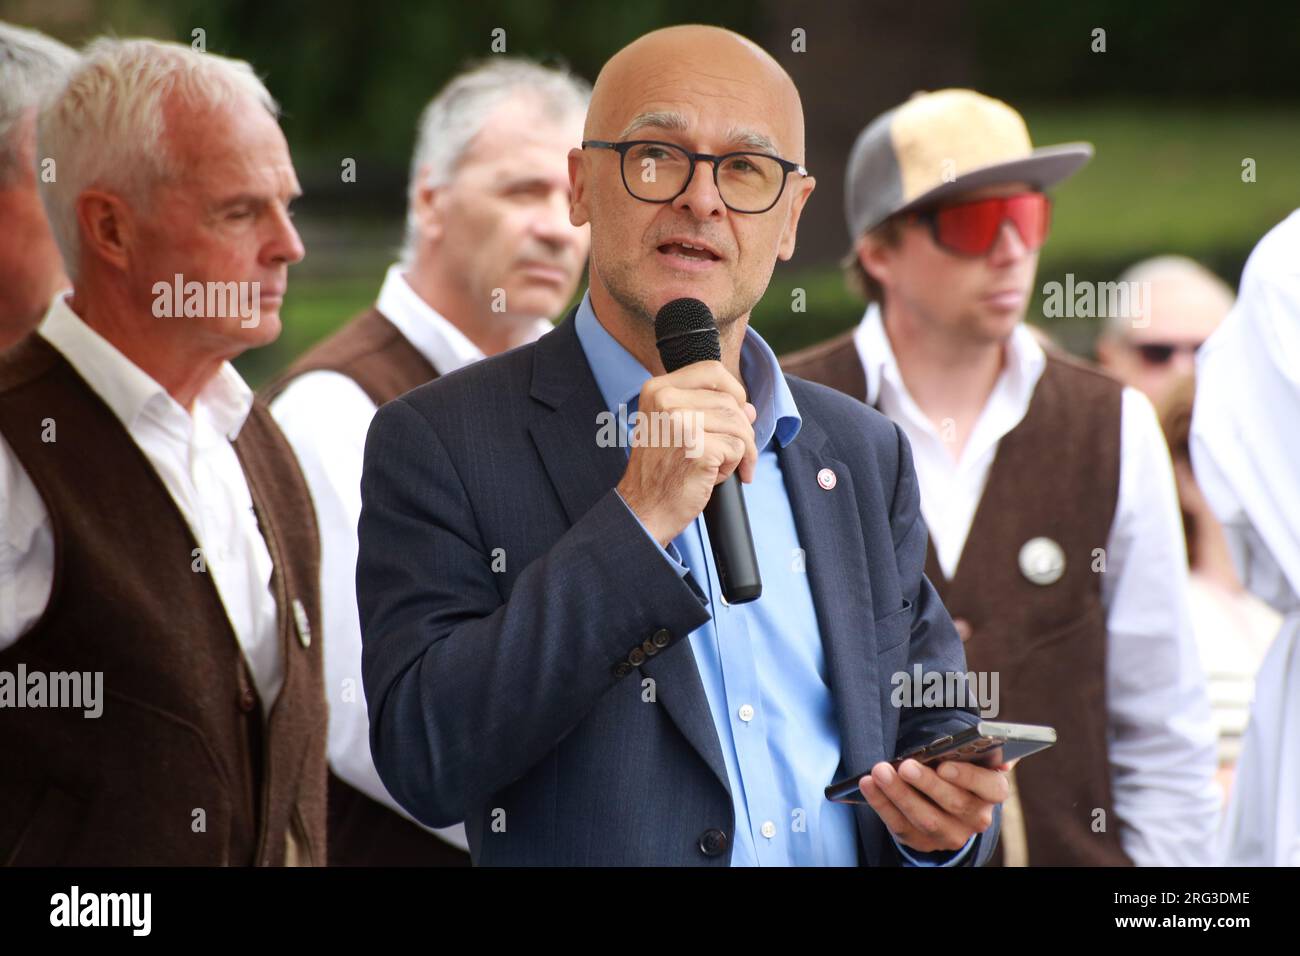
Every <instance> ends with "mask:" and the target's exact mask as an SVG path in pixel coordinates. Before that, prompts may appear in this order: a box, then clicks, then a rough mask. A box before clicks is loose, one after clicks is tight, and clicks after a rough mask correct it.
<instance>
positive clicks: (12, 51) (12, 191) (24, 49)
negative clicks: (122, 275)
mask: <svg viewBox="0 0 1300 956" xmlns="http://www.w3.org/2000/svg"><path fill="white" fill-rule="evenodd" d="M76 63H77V54H76V53H74V52H73V51H72V50H70V49H68V48H67V47H66V46H64V45H63V44H62V43H59V42H58V41H57V40H52V39H50V38H49V37H47V36H44V35H42V34H40V33H37V32H36V31H34V30H23V29H20V28H18V27H13V26H10V25H9V24H7V23H0V223H4V227H3V228H0V352H3V351H4V350H5V349H7V348H8V347H9V346H11V345H13V344H14V343H15V342H17V341H18V340H19V339H21V338H22V337H23V336H24V335H26V334H27V333H28V332H30V331H31V330H32V329H34V328H36V324H37V323H38V322H39V321H40V319H41V316H42V315H43V314H44V312H45V307H46V306H48V305H49V304H50V299H51V298H52V297H53V296H54V293H55V292H57V291H58V290H59V289H66V288H67V287H68V278H67V276H66V275H64V273H63V260H62V259H61V258H60V257H59V248H58V246H56V245H55V244H54V237H53V236H52V235H50V227H49V225H48V224H47V223H46V221H45V210H44V209H42V208H41V197H40V192H39V190H38V189H37V188H36V177H37V175H38V171H37V158H36V113H37V109H38V107H39V106H40V104H41V102H42V101H43V100H44V99H46V98H47V97H49V96H50V95H52V94H53V93H55V92H56V91H57V90H58V88H59V87H60V86H61V85H62V84H63V82H64V81H65V80H66V79H67V77H68V74H69V73H70V72H71V71H72V68H73V67H74V66H75V65H76Z"/></svg>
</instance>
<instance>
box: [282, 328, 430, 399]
mask: <svg viewBox="0 0 1300 956" xmlns="http://www.w3.org/2000/svg"><path fill="white" fill-rule="evenodd" d="M308 372H338V373H340V374H342V375H346V376H347V377H348V378H350V379H352V380H353V381H354V382H356V383H357V385H359V386H360V387H361V390H362V391H364V392H365V393H366V395H367V396H369V398H370V400H371V401H372V402H374V403H375V404H376V405H383V404H384V403H385V402H391V401H392V400H393V399H395V398H397V396H399V395H401V394H402V393H403V392H409V391H410V390H411V389H413V388H415V387H416V386H418V385H423V384H424V383H425V382H428V381H432V380H433V379H435V378H437V377H438V372H437V370H436V369H435V368H434V367H433V366H432V365H431V364H429V360H428V359H426V358H425V357H424V356H423V355H421V354H420V352H419V350H418V349H416V347H415V346H414V345H412V344H411V343H410V342H408V341H407V340H406V336H404V335H403V334H402V333H401V332H399V331H398V330H397V327H396V326H394V325H393V323H391V322H389V321H388V320H387V319H386V318H384V316H383V313H381V312H380V311H379V310H378V309H373V308H372V309H369V310H367V311H365V312H362V313H361V314H360V315H358V316H357V317H356V318H354V319H352V321H350V322H348V323H347V324H346V325H345V326H343V328H341V329H339V330H338V331H337V332H335V333H334V334H333V335H331V336H330V337H329V338H327V339H325V341H323V342H320V343H317V344H316V345H314V346H312V348H310V349H308V350H307V352H306V353H304V354H303V355H302V356H301V357H299V358H298V360H297V361H296V362H294V363H293V364H292V365H290V366H289V368H288V369H286V370H285V371H284V373H283V374H282V375H280V376H279V377H278V378H277V379H276V380H275V381H274V382H272V383H271V384H270V385H268V386H266V388H264V389H263V390H262V397H263V398H265V399H266V402H267V404H268V405H269V404H270V403H271V402H272V401H274V400H275V398H276V397H277V396H278V395H279V394H280V393H281V392H283V391H284V390H285V388H287V387H288V385H289V383H290V382H292V381H293V380H294V379H295V378H297V377H298V376H299V375H305V374H307V373H308Z"/></svg>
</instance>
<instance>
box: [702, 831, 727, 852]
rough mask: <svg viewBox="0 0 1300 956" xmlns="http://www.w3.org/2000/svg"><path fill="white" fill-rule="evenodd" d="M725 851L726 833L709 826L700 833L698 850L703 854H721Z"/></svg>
mask: <svg viewBox="0 0 1300 956" xmlns="http://www.w3.org/2000/svg"><path fill="white" fill-rule="evenodd" d="M726 851H727V835H726V834H725V833H723V832H722V831H721V830H719V829H716V828H711V829H708V830H705V831H704V832H703V833H701V834H700V852H701V853H703V854H704V855H705V856H721V855H722V854H723V853H725V852H726Z"/></svg>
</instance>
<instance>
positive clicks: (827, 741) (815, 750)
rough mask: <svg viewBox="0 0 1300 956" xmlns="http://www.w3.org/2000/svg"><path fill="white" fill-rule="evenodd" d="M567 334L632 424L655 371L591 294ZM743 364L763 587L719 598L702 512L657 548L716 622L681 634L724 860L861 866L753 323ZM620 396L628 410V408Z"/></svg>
mask: <svg viewBox="0 0 1300 956" xmlns="http://www.w3.org/2000/svg"><path fill="white" fill-rule="evenodd" d="M576 332H577V335H578V340H579V342H580V343H581V345H582V349H583V352H584V354H585V355H586V357H587V363H588V365H590V366H591V370H592V374H593V375H594V376H595V379H596V384H597V386H598V387H599V388H600V392H601V396H602V397H603V398H604V400H605V404H606V406H607V407H608V409H609V411H610V412H611V413H612V414H613V415H614V416H615V417H616V419H619V420H623V421H626V420H628V419H630V418H631V416H632V414H633V412H635V411H636V403H637V400H638V398H639V396H640V391H641V386H642V385H643V384H645V382H646V380H647V379H649V378H650V377H651V376H650V373H649V372H648V371H646V369H645V367H644V366H642V365H641V363H640V362H639V361H637V359H636V358H635V357H633V356H632V354H631V353H630V352H628V351H627V350H626V349H625V348H623V346H622V345H620V344H619V343H618V341H617V340H615V339H614V337H613V336H611V335H610V334H609V332H608V331H606V329H605V327H604V326H602V325H601V324H600V321H599V320H598V319H597V318H596V314H595V312H594V311H593V310H592V307H591V298H590V294H588V295H584V296H583V299H582V303H581V304H580V305H579V307H578V314H577V317H576ZM740 370H741V378H742V380H743V381H744V384H745V388H746V391H747V392H748V397H749V401H750V402H751V403H752V404H753V405H754V407H755V409H756V410H757V412H758V417H757V418H756V419H755V421H754V437H755V444H756V445H757V447H758V450H759V455H758V465H757V468H756V469H755V473H754V480H753V482H751V483H750V484H748V485H746V486H745V503H746V506H747V510H748V512H749V515H750V527H751V530H752V532H753V535H754V550H755V552H756V554H757V555H758V562H759V570H760V573H761V574H762V579H763V595H762V597H760V598H759V599H758V600H757V601H752V602H749V603H746V604H739V605H734V606H732V605H727V604H725V603H723V601H722V593H721V590H720V585H719V582H718V577H717V574H716V571H715V569H714V567H713V552H712V549H711V548H710V545H709V537H708V529H707V527H706V525H705V522H704V520H703V516H702V515H701V516H700V517H697V518H696V519H695V521H694V522H692V523H691V524H690V525H688V526H687V528H686V529H685V530H684V531H683V532H682V533H681V534H680V535H678V536H677V538H675V539H674V540H673V541H672V542H671V544H670V547H669V549H667V550H664V555H665V558H666V559H667V560H669V561H672V562H674V563H675V564H676V565H677V567H678V571H679V572H680V573H681V574H683V575H685V574H686V573H687V571H688V570H689V571H690V573H691V574H692V575H693V577H694V578H695V580H696V582H697V583H698V584H699V585H700V587H701V589H702V590H703V591H704V592H705V593H706V594H707V595H708V596H709V601H710V605H709V606H710V609H711V612H712V615H713V617H712V619H711V620H710V621H708V622H707V623H705V624H703V625H702V626H700V627H699V628H697V629H696V630H695V631H693V632H692V633H691V635H690V638H689V640H690V642H691V650H692V651H693V652H694V654H695V661H696V665H697V666H698V668H699V671H700V679H701V680H702V682H703V684H704V691H705V694H706V696H707V697H708V701H709V709H710V711H711V712H712V715H713V722H714V725H715V727H716V729H717V733H718V740H719V742H720V743H721V745H722V754H723V757H724V759H725V761H726V766H727V777H728V781H729V783H730V786H731V794H732V800H733V803H734V808H735V815H736V825H735V834H734V837H733V847H732V853H731V863H732V865H733V866H856V865H857V864H858V848H857V846H858V839H857V824H856V821H855V820H854V812H853V808H852V807H850V806H848V805H846V804H841V803H834V802H832V801H830V800H827V799H826V796H825V793H824V788H825V787H826V785H827V784H829V783H830V782H831V781H832V780H834V779H836V774H837V772H838V770H839V767H840V749H841V748H840V733H839V727H838V725H837V724H836V721H835V711H834V705H833V701H832V698H831V691H830V687H829V685H828V683H827V681H828V677H827V669H826V659H825V654H824V651H823V647H822V641H821V634H820V631H819V629H818V626H817V616H816V610H815V608H814V606H813V599H812V592H811V590H810V589H809V584H808V575H807V574H806V573H805V571H804V564H803V552H802V550H801V549H800V547H799V536H798V531H797V530H796V528H795V521H794V514H793V512H792V511H791V508H790V501H789V498H788V497H787V495H786V490H785V484H784V479H783V477H782V474H781V466H780V463H779V461H778V459H777V454H776V449H777V446H778V445H780V447H783V448H784V447H785V446H786V445H788V444H789V443H790V442H792V441H794V440H795V437H796V436H797V435H798V433H799V428H800V425H801V419H800V417H799V410H798V409H797V408H796V407H795V404H794V398H793V396H791V394H790V389H789V386H788V385H787V384H786V381H785V376H784V375H783V374H782V373H781V369H780V365H779V364H778V362H777V359H776V356H775V355H774V354H773V353H772V350H771V348H770V347H769V346H768V345H767V343H766V342H764V341H763V340H762V338H760V337H759V335H758V333H757V332H755V331H754V330H753V329H752V328H750V329H747V330H746V332H745V340H744V343H743V345H742V346H741V355H740ZM620 405H623V406H625V413H624V414H623V415H620V414H619V406H620ZM624 438H626V435H624ZM624 447H625V448H626V447H627V445H626V442H625V445H624ZM643 527H644V526H643ZM647 534H648V532H647ZM661 550H662V549H661ZM853 769H854V770H856V769H866V768H853ZM849 772H852V771H849ZM973 841H974V838H973V837H972V838H971V841H970V842H968V843H967V844H966V846H965V847H963V848H962V850H961V851H959V852H958V853H957V854H956V855H951V854H948V853H940V854H911V853H909V852H908V851H907V850H906V849H905V848H903V847H901V846H900V847H899V849H900V851H901V852H902V853H903V855H904V859H905V860H906V861H907V862H910V863H913V864H915V865H918V866H933V865H947V866H951V865H954V864H956V863H958V862H960V861H961V859H962V857H963V856H964V855H965V853H966V852H968V851H969V849H970V845H971V842H973ZM895 842H897V841H895ZM944 860H947V862H946V863H944V862H941V861H944Z"/></svg>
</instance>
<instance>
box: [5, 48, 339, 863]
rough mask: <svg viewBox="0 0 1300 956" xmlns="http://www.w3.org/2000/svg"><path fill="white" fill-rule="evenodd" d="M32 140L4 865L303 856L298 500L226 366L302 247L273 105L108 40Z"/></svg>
mask: <svg viewBox="0 0 1300 956" xmlns="http://www.w3.org/2000/svg"><path fill="white" fill-rule="evenodd" d="M37 143H38V145H37V148H38V151H39V155H41V156H48V157H50V158H51V159H52V160H53V161H54V162H55V164H56V166H57V170H58V174H57V176H56V177H54V178H53V179H52V180H50V181H48V182H47V181H44V180H42V182H41V190H42V200H43V202H44V204H45V209H46V213H47V215H48V218H49V223H50V227H51V229H52V230H53V233H54V236H55V240H56V241H57V243H58V246H59V250H60V252H61V254H62V257H63V261H64V265H65V267H66V268H67V271H68V274H69V276H70V278H71V282H72V294H71V295H70V296H64V295H62V294H60V295H56V296H55V297H54V299H53V302H52V303H51V304H50V306H49V309H48V311H47V312H46V314H45V318H44V319H43V320H42V322H41V324H40V326H39V327H38V328H37V330H36V331H35V332H34V333H32V334H30V335H28V336H27V337H25V338H24V339H23V340H22V341H21V342H19V343H18V344H17V345H16V346H14V347H13V348H12V349H10V350H9V351H8V352H6V353H5V354H4V355H3V356H0V688H4V689H5V692H0V705H3V706H4V707H5V708H10V707H12V708H14V709H12V710H9V709H6V711H5V713H4V715H3V717H0V753H3V754H4V758H5V772H4V774H3V775H0V806H2V807H4V808H5V810H4V813H2V814H0V860H4V861H6V862H9V863H13V864H34V865H58V864H66V865H78V866H105V865H114V866H120V865H134V864H145V865H234V866H245V865H259V866H277V865H311V864H320V863H323V862H324V859H325V776H326V770H325V733H324V725H325V701H324V694H323V689H322V683H321V673H322V656H321V644H320V640H319V638H318V637H315V635H318V634H319V631H320V627H319V623H320V614H319V607H320V600H319V593H318V574H319V546H318V542H317V538H316V531H315V523H314V519H313V514H312V508H311V500H310V496H309V493H308V490H307V487H306V484H305V483H304V481H303V478H302V475H301V472H300V471H299V470H298V467H297V463H296V461H295V460H294V456H293V452H292V450H291V449H290V447H289V445H288V443H287V442H286V441H285V440H284V437H283V436H282V435H281V434H280V432H279V431H278V430H277V428H276V427H275V424H274V422H273V421H272V419H271V417H270V413H269V412H268V411H267V410H266V409H265V408H264V407H263V406H261V405H259V404H257V403H256V402H255V401H254V397H253V394H252V392H251V390H250V389H249V388H248V386H247V385H246V384H245V383H244V381H243V380H242V379H241V378H240V376H239V374H238V373H237V372H236V371H235V370H234V368H233V366H232V365H231V364H230V361H231V360H232V359H233V358H235V357H236V356H237V355H239V354H240V353H242V352H243V351H244V350H246V349H249V348H255V347H257V346H260V345H265V344H267V343H269V342H271V341H272V340H274V339H275V338H276V336H277V335H278V334H279V331H280V318H279V308H280V302H281V299H282V298H283V295H284V291H285V287H286V283H287V273H288V266H289V265H290V264H291V263H294V262H297V261H298V260H300V259H301V258H302V256H303V247H302V244H301V242H300V241H299V238H298V233H297V232H296V230H295V229H294V227H293V223H292V222H291V221H290V214H289V209H288V207H289V203H290V202H291V201H292V200H293V199H294V198H295V197H296V196H297V195H298V192H299V189H298V180H297V177H296V175H295V173H294V168H293V163H292V161H291V160H290V157H289V150H288V146H287V144H286V143H285V139H284V136H283V134H282V133H281V132H280V127H279V125H278V124H277V122H276V104H275V101H274V100H273V99H272V98H271V96H270V94H269V93H268V92H267V90H266V88H265V87H264V86H263V85H262V83H261V81H259V80H258V79H257V77H256V76H255V74H254V73H253V71H252V70H251V68H250V67H249V66H248V64H247V63H242V62H239V61H234V60H227V59H225V58H223V57H219V56H216V55H214V54H210V53H199V52H196V51H194V50H192V49H190V48H189V47H187V46H181V45H178V44H172V43H157V42H154V41H151V40H116V39H101V40H97V41H95V42H94V43H92V44H91V45H90V46H89V47H88V48H87V49H86V51H85V54H84V60H83V63H82V64H81V65H80V66H79V67H78V68H77V70H76V71H75V72H74V74H73V75H72V77H71V78H70V80H69V81H68V84H67V86H66V87H65V88H64V89H63V91H62V92H61V93H60V94H59V95H58V96H57V97H56V98H55V99H54V100H53V101H52V102H51V103H50V104H49V105H48V106H46V107H45V108H44V109H43V110H42V112H41V115H40V118H39V120H38V123H37ZM177 289H180V290H182V292H181V293H178V292H177V291H176V290H177ZM181 298H183V300H184V301H178V299H181ZM60 686H62V687H64V688H67V687H73V688H78V689H79V690H80V691H81V693H80V694H73V695H72V696H67V695H62V694H54V693H53V689H54V688H56V687H60ZM87 688H94V689H95V692H94V696H95V697H96V701H95V706H94V707H93V708H89V709H87V708H83V707H79V706H77V704H78V701H77V700H76V699H75V698H77V697H81V698H83V700H82V701H81V703H83V704H84V697H85V694H86V690H87ZM101 690H102V693H100V691H101ZM18 695H22V699H21V701H19V700H18V699H17V697H18ZM96 711H98V713H96Z"/></svg>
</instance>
